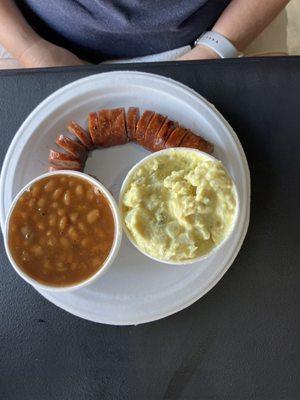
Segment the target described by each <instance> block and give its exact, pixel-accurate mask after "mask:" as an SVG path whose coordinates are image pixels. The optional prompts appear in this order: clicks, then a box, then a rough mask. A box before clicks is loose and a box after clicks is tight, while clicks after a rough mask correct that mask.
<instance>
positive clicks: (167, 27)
mask: <svg viewBox="0 0 300 400" xmlns="http://www.w3.org/2000/svg"><path fill="white" fill-rule="evenodd" d="M229 2H230V0H111V1H109V0H17V3H18V5H19V7H20V8H21V11H22V12H23V14H24V16H25V17H26V19H27V20H28V21H29V23H30V24H31V26H33V27H34V28H35V30H36V31H37V32H38V33H39V34H40V35H41V36H43V37H44V38H45V39H48V40H50V41H51V42H53V43H55V44H57V45H59V46H62V47H65V48H67V49H69V50H71V51H72V52H73V53H75V54H77V55H78V56H79V57H81V58H83V59H85V60H87V61H90V62H95V63H97V62H100V61H102V60H105V59H111V58H127V57H137V56H143V55H148V54H154V53H159V52H162V51H166V50H171V49H174V48H177V47H180V46H184V45H187V44H192V43H193V41H194V40H195V39H196V38H197V37H198V36H200V34H201V33H202V32H203V31H205V30H207V29H209V28H210V27H211V26H212V25H213V24H214V22H215V21H216V20H217V18H218V16H219V15H220V13H221V12H222V11H223V10H224V8H225V7H226V6H227V4H228V3H229Z"/></svg>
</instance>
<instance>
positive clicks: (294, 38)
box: [287, 0, 300, 55]
mask: <svg viewBox="0 0 300 400" xmlns="http://www.w3.org/2000/svg"><path fill="white" fill-rule="evenodd" d="M287 15H288V29H287V41H288V51H289V54H291V55H293V54H298V55H300V0H292V1H291V2H290V3H289V4H288V6H287Z"/></svg>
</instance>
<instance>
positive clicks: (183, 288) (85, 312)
mask: <svg viewBox="0 0 300 400" xmlns="http://www.w3.org/2000/svg"><path fill="white" fill-rule="evenodd" d="M131 105H136V106H138V107H141V108H142V109H145V108H148V109H151V110H155V111H158V112H160V113H163V114H167V115H168V116H169V117H170V118H173V119H174V120H177V121H180V123H181V124H182V125H184V126H186V127H187V128H191V129H192V130H194V131H195V132H198V133H200V134H202V135H203V136H204V137H205V138H207V139H209V140H210V141H212V142H213V143H214V144H215V153H214V155H215V156H216V157H217V158H219V159H221V160H222V161H223V163H224V165H225V166H226V167H227V169H228V171H229V173H230V174H231V176H232V177H233V179H234V181H235V183H236V185H237V189H238V192H239V197H240V204H241V210H240V219H239V221H238V224H237V226H236V229H235V232H234V234H233V235H232V236H231V238H230V240H229V241H228V242H227V243H226V244H225V246H224V247H222V249H220V251H219V252H217V253H216V254H215V255H213V256H212V257H210V258H208V259H207V260H204V261H202V262H200V263H198V264H193V265H187V266H172V265H167V264H161V263H157V262H155V261H152V260H150V259H149V258H146V257H144V256H143V255H142V254H140V253H139V252H138V251H137V250H136V249H135V248H134V247H133V246H132V245H131V244H130V243H129V241H128V240H127V239H125V238H124V239H123V243H122V246H121V250H120V253H119V256H118V258H117V260H116V261H115V263H114V264H113V265H112V266H111V268H110V270H109V271H108V272H107V274H106V275H105V276H104V277H103V278H102V279H101V280H99V281H98V282H95V283H94V284H92V285H90V286H88V287H86V288H82V289H79V290H77V291H74V292H69V293H55V292H53V293H51V292H46V291H43V290H40V289H39V290H38V291H39V292H40V293H41V294H42V295H43V296H44V297H45V298H47V299H48V300H50V301H51V302H52V303H54V304H56V305H57V306H59V307H61V308H63V309H64V310H66V311H69V312H70V313H73V314H75V315H77V316H79V317H82V318H85V319H88V320H91V321H95V322H101V323H106V324H113V325H131V324H140V323H144V322H149V321H153V320H157V319H160V318H163V317H166V316H167V315H170V314H173V313H175V312H177V311H180V310H182V309H183V308H185V307H187V306H189V305H190V304H192V303H194V302H195V301H196V300H198V299H199V298H200V297H202V296H203V295H204V294H205V293H207V292H208V291H209V290H210V289H211V288H212V287H213V286H214V285H215V284H216V283H217V282H218V281H219V280H220V278H221V277H222V276H223V275H224V273H225V272H226V271H227V269H228V268H229V267H230V265H231V264H232V262H233V260H234V258H235V257H236V255H237V253H238V251H239V249H240V247H241V245H242V242H243V240H244V237H245V235H246V231H247V228H248V223H249V210H250V175H249V169H248V164H247V160H246V157H245V154H244V152H243V149H242V147H241V144H240V142H239V140H238V138H237V136H236V134H235V133H234V131H233V130H232V128H231V127H230V126H229V124H228V123H227V122H226V121H225V120H224V118H223V117H222V116H221V115H220V113H219V112H218V111H217V110H216V109H215V108H214V107H213V106H212V105H211V104H210V103H208V102H207V101H206V100H205V99H204V98H203V97H201V96H200V95H198V94H197V93H195V92H194V91H192V90H191V89H190V88H188V87H186V86H184V85H182V84H180V83H178V82H175V81H173V80H171V79H168V78H164V77H162V76H158V75H153V74H147V73H142V72H134V71H133V72H132V71H118V72H109V73H103V74H99V75H93V76H89V77H87V78H84V79H80V80H78V81H75V82H73V83H71V84H69V85H67V86H64V87H63V88H61V89H60V90H58V91H56V92H55V93H53V94H52V95H51V96H49V97H48V98H47V99H46V100H44V101H43V102H42V103H41V104H40V105H39V106H38V107H37V108H36V109H35V110H34V111H33V112H32V113H31V114H30V115H29V117H28V118H27V119H26V120H25V122H24V123H23V124H22V126H21V127H20V129H19V131H18V132H17V134H16V136H15V137H14V139H13V141H12V143H11V145H10V147H9V150H8V152H7V155H6V158H5V160H4V164H3V168H2V173H1V182H0V196H1V197H0V217H1V227H2V230H3V227H4V221H5V216H6V215H7V212H8V209H9V206H10V203H11V202H12V200H13V197H14V196H15V195H16V194H17V192H18V191H19V190H20V189H21V188H22V187H23V186H24V185H25V184H26V183H28V182H29V181H30V180H31V179H33V178H35V177H36V176H38V175H40V174H42V173H43V172H45V170H46V167H47V157H48V152H49V148H51V147H53V146H54V139H55V137H56V136H57V134H58V133H62V132H65V127H66V125H67V122H68V121H69V120H70V119H75V120H76V121H78V122H79V123H83V124H84V123H85V121H86V116H87V114H88V113H89V112H91V111H94V110H97V109H100V108H112V107H120V106H124V107H128V106H131ZM146 154H148V152H147V151H146V150H144V149H142V148H141V147H139V146H137V145H135V144H127V145H125V146H118V147H112V148H108V149H103V150H96V151H94V152H93V153H92V154H91V157H90V158H89V159H88V161H87V165H86V169H85V172H87V173H90V174H92V175H94V176H97V177H98V178H99V180H100V181H101V182H102V183H103V184H104V185H105V186H106V187H107V188H108V189H110V190H111V191H112V193H113V195H114V196H115V198H117V197H118V195H119V189H120V186H121V183H122V181H123V179H124V177H125V175H126V173H127V171H128V170H129V169H130V168H131V167H132V166H133V164H134V163H136V162H137V161H139V160H140V159H141V158H142V157H144V156H145V155H146ZM124 236H125V235H124Z"/></svg>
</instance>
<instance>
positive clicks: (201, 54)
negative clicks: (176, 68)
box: [177, 44, 220, 61]
mask: <svg viewBox="0 0 300 400" xmlns="http://www.w3.org/2000/svg"><path fill="white" fill-rule="evenodd" d="M217 58H220V56H219V55H218V54H217V53H215V52H214V51H213V50H211V49H210V48H209V47H207V46H202V45H201V44H199V45H198V46H196V47H194V48H193V49H192V50H191V51H189V52H188V53H186V54H184V55H183V56H181V57H179V58H178V59H177V60H179V61H184V60H207V59H217Z"/></svg>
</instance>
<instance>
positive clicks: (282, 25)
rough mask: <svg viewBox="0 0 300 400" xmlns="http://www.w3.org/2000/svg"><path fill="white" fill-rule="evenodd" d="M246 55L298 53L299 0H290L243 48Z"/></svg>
mask: <svg viewBox="0 0 300 400" xmlns="http://www.w3.org/2000/svg"><path fill="white" fill-rule="evenodd" d="M244 54H245V55H246V56H252V55H273V54H289V55H295V54H298V55H300V0H292V1H290V3H289V4H288V6H287V7H286V8H285V9H284V10H283V11H282V12H281V13H280V14H279V15H278V17H277V18H275V20H274V21H273V22H272V23H271V24H270V25H269V26H268V28H267V29H265V30H264V32H262V34H261V35H260V36H259V37H258V38H257V39H256V40H254V42H252V43H251V45H250V46H249V47H248V48H247V49H246V50H245V52H244Z"/></svg>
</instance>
